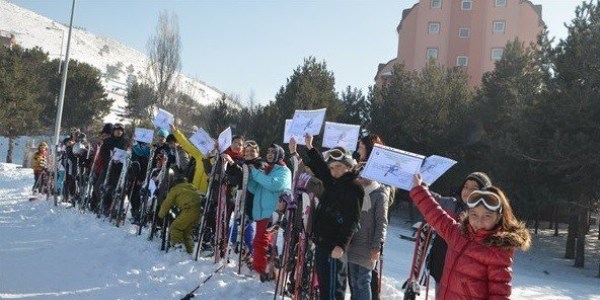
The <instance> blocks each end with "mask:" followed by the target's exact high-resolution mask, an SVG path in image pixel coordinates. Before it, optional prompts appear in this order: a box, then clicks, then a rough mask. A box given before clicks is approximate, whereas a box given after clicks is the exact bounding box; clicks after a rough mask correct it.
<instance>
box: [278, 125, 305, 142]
mask: <svg viewBox="0 0 600 300" xmlns="http://www.w3.org/2000/svg"><path fill="white" fill-rule="evenodd" d="M290 125H292V119H286V120H285V127H284V130H283V142H284V143H289V142H290V139H291V138H294V139H295V140H296V144H298V145H304V136H303V135H298V134H291V133H290Z"/></svg>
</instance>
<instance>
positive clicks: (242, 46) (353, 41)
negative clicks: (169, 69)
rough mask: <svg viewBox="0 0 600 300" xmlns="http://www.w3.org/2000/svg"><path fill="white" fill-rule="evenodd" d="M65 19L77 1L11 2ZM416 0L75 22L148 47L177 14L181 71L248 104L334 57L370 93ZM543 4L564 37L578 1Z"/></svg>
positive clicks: (81, 15)
mask: <svg viewBox="0 0 600 300" xmlns="http://www.w3.org/2000/svg"><path fill="white" fill-rule="evenodd" d="M11 2H13V3H15V4H17V5H19V6H21V7H25V8H27V9H30V10H33V11H35V12H37V13H39V14H41V15H43V16H46V17H48V18H51V19H54V20H57V21H59V22H61V23H65V24H67V23H68V21H69V14H70V7H71V0H52V1H49V0H12V1H11ZM416 2H417V0H396V1H390V0H344V1H342V0H237V1H234V0H216V1H205V0H185V1H181V0H180V1H175V0H170V1H167V0H160V1H158V0H78V1H77V5H76V12H75V25H76V26H80V27H84V28H86V29H87V30H88V31H90V32H92V33H95V34H97V35H102V36H107V37H111V38H114V39H116V40H117V41H119V42H121V43H123V44H125V45H127V46H130V47H132V48H134V49H137V50H139V51H142V52H146V50H145V49H146V47H145V45H146V41H147V39H148V37H149V36H150V35H151V34H153V33H154V30H155V26H156V21H157V18H158V14H159V12H160V11H161V10H165V9H166V10H169V11H172V12H175V13H176V14H177V15H178V17H179V27H180V35H181V40H182V46H183V50H182V65H183V68H182V71H183V73H185V74H187V75H189V76H192V77H195V78H199V79H201V80H203V81H205V82H206V83H208V84H210V85H212V86H215V87H217V88H218V89H220V90H222V91H224V92H228V93H234V94H237V95H239V96H240V98H241V100H242V101H246V100H247V99H248V98H249V95H250V94H251V93H254V96H255V99H256V100H257V102H259V103H266V102H268V101H270V100H273V99H274V97H275V94H276V93H277V91H278V90H279V88H280V87H281V86H282V85H285V83H286V79H287V78H288V77H289V76H290V75H291V74H292V70H293V69H295V68H296V67H297V66H298V65H300V64H302V61H303V59H304V58H305V57H308V56H311V55H312V56H315V57H316V58H317V59H318V60H324V61H326V62H327V66H328V68H329V70H331V71H333V72H334V74H335V78H336V89H337V90H338V92H341V91H342V90H343V89H345V87H346V86H348V85H351V86H352V87H357V88H359V89H362V90H363V91H364V92H366V91H367V87H368V86H370V85H372V84H373V77H374V76H375V72H376V70H377V65H378V64H379V63H382V62H387V61H388V60H390V59H392V58H393V57H394V56H395V54H396V45H397V34H396V26H397V25H398V23H399V22H400V19H401V16H402V10H403V9H405V8H409V7H410V6H412V5H413V4H415V3H416ZM533 3H534V4H542V5H543V18H544V20H545V22H546V24H547V25H548V27H549V30H550V34H551V36H556V37H558V38H564V37H566V34H567V31H566V29H565V28H564V26H563V24H564V23H565V22H570V20H571V19H572V18H573V17H574V15H575V14H574V11H575V7H576V6H577V4H579V3H581V1H579V0H533Z"/></svg>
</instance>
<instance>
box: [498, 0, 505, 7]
mask: <svg viewBox="0 0 600 300" xmlns="http://www.w3.org/2000/svg"><path fill="white" fill-rule="evenodd" d="M499 6H506V0H496V7H499Z"/></svg>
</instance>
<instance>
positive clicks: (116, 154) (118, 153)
mask: <svg viewBox="0 0 600 300" xmlns="http://www.w3.org/2000/svg"><path fill="white" fill-rule="evenodd" d="M128 157H129V153H127V151H125V150H123V149H119V148H115V149H114V150H113V154H112V160H114V161H118V162H121V163H126V162H127V158H128Z"/></svg>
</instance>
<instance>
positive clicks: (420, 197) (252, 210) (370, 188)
mask: <svg viewBox="0 0 600 300" xmlns="http://www.w3.org/2000/svg"><path fill="white" fill-rule="evenodd" d="M170 131H171V133H169V132H168V131H166V130H159V131H158V132H157V134H156V139H157V141H156V143H155V144H146V143H142V142H134V143H133V144H132V143H130V142H129V140H127V139H126V138H125V136H124V128H123V126H122V125H120V124H115V125H110V124H107V125H105V126H104V128H103V129H102V131H101V132H100V142H99V143H98V144H96V145H95V146H93V145H90V146H89V147H88V148H89V151H92V152H91V153H90V154H86V156H85V157H86V160H85V164H86V167H87V168H89V169H92V167H93V169H92V170H91V172H90V174H91V179H90V180H93V181H94V183H95V184H94V186H95V189H94V192H95V193H94V197H95V200H94V201H92V203H91V207H92V209H101V208H100V207H99V205H100V203H105V202H103V201H100V200H101V199H99V198H100V197H107V195H110V194H111V192H112V190H114V187H115V184H116V180H117V178H118V174H119V173H120V170H119V168H118V167H117V168H110V170H109V169H108V168H107V165H108V163H109V161H110V160H111V156H110V155H111V151H112V150H113V149H115V148H119V149H123V150H128V151H129V152H130V153H131V160H132V161H135V162H136V163H135V164H130V165H129V166H127V167H129V168H132V169H133V170H132V171H131V172H129V174H131V175H130V178H129V179H128V182H130V184H129V185H128V186H129V189H130V192H131V193H130V195H132V196H131V198H130V199H129V201H130V203H131V215H132V217H133V222H135V223H140V222H145V221H147V220H143V219H140V218H141V215H142V214H141V208H140V207H141V204H142V201H144V200H143V199H144V197H143V195H144V194H145V193H148V186H149V180H148V179H150V180H158V178H159V174H158V170H159V169H160V167H162V164H166V166H167V169H170V170H172V171H171V176H170V177H169V176H168V177H166V178H170V179H169V180H168V182H167V183H164V182H156V185H157V186H159V189H158V190H160V186H163V191H162V192H163V193H164V200H163V201H161V202H162V205H161V206H160V210H159V212H158V216H159V217H160V218H164V217H165V216H167V214H168V212H169V210H170V209H171V208H173V207H175V208H177V211H178V215H177V217H176V218H175V219H174V221H173V222H172V223H171V235H170V238H171V243H172V244H173V245H178V244H180V245H182V246H183V248H185V251H186V252H188V253H192V251H193V247H194V240H193V234H194V229H196V228H197V227H198V223H199V221H200V218H201V215H202V214H204V218H206V219H207V220H206V228H208V229H207V231H208V232H209V234H207V235H205V237H206V236H207V237H208V239H209V240H210V238H213V239H214V236H211V234H210V232H212V233H214V229H215V226H216V225H215V222H216V221H217V220H216V216H215V215H214V214H215V208H214V205H213V206H212V207H211V206H210V205H204V204H203V203H204V201H208V200H206V199H205V198H206V196H207V194H210V193H209V191H208V189H209V186H211V184H209V181H210V180H214V178H216V177H217V176H212V177H210V174H211V173H213V172H211V171H210V170H212V169H213V166H212V165H214V164H215V163H216V161H218V160H220V161H221V163H222V164H223V165H226V167H219V168H218V169H220V170H221V171H220V172H223V171H224V172H225V174H223V175H224V176H223V178H224V180H225V184H226V185H227V193H226V195H227V196H226V198H227V200H228V203H227V213H228V215H230V214H231V212H232V211H233V209H234V203H233V202H232V197H233V196H232V195H233V191H234V190H239V189H241V187H242V185H243V184H244V182H243V181H244V180H243V178H244V175H243V172H242V169H244V166H246V168H247V169H248V170H249V172H248V175H247V191H243V192H244V193H245V194H244V195H243V196H244V197H245V201H244V202H243V203H244V204H245V206H244V207H242V208H240V209H241V211H243V214H244V215H245V217H246V219H247V220H248V221H247V222H246V227H245V228H244V230H245V233H246V234H245V236H244V237H243V239H244V244H246V252H247V253H246V254H247V256H248V261H249V262H250V263H249V265H250V266H251V268H252V269H253V270H254V271H255V272H257V273H258V274H260V277H261V280H263V281H266V280H271V279H273V276H272V273H270V270H269V269H268V263H269V262H268V261H269V256H270V255H273V253H271V251H270V247H271V246H272V245H273V239H274V238H276V237H275V236H274V234H273V231H272V230H271V228H272V227H273V226H274V225H275V224H274V223H275V222H277V219H275V218H273V216H274V214H275V215H280V214H282V213H283V212H282V207H285V205H282V202H284V200H282V199H284V198H285V197H282V195H284V194H286V193H287V194H289V193H293V192H294V191H295V190H296V189H297V187H298V182H300V181H303V179H304V182H306V181H307V179H310V180H311V182H313V183H314V186H315V187H316V188H313V191H311V195H314V196H316V198H317V200H316V201H315V203H317V204H316V206H315V207H314V211H313V212H312V213H311V215H310V217H309V221H308V223H309V227H310V228H311V230H310V231H309V232H310V235H311V236H310V238H311V240H312V242H313V243H314V245H315V257H314V260H315V266H316V277H317V281H318V289H319V293H318V295H319V298H320V299H344V298H345V292H346V288H347V285H349V287H350V292H351V298H352V299H367V300H370V299H378V298H379V292H380V287H379V286H378V282H379V278H380V274H378V272H377V271H378V268H377V265H378V263H379V259H380V255H381V251H382V249H383V246H384V242H385V238H386V229H387V224H388V207H389V206H390V205H391V203H392V202H393V200H394V196H395V193H394V188H392V187H390V186H387V185H384V184H381V183H378V182H376V181H372V180H369V179H367V178H363V177H361V176H360V170H361V168H362V167H363V166H364V164H365V162H366V161H367V160H368V158H369V155H370V153H371V150H372V149H373V147H374V145H375V144H383V141H382V139H381V138H380V137H379V136H378V135H375V134H370V135H368V136H365V137H363V138H361V139H360V141H359V144H358V150H357V152H356V155H355V156H353V155H352V154H351V153H349V152H348V151H346V149H344V148H342V147H335V148H333V149H329V150H328V151H326V152H324V153H321V152H320V151H319V150H317V149H316V148H315V147H314V146H313V137H312V136H311V135H308V134H307V135H305V136H304V144H305V145H306V147H303V148H302V149H299V147H298V143H297V141H295V140H294V139H293V138H292V139H291V140H290V142H289V147H288V149H289V153H287V154H286V153H285V150H284V149H283V147H281V146H280V145H277V144H271V145H269V146H268V147H267V148H266V151H265V152H264V153H265V158H264V159H263V158H261V156H260V147H259V145H258V144H257V143H256V142H254V141H252V140H246V139H245V138H244V137H242V136H235V137H234V138H233V140H232V144H231V146H230V147H229V148H228V149H224V150H223V151H219V152H220V153H221V154H220V155H219V156H215V157H212V158H209V157H205V156H204V155H203V154H202V153H201V152H200V150H199V149H198V148H196V147H195V146H194V145H193V144H192V143H191V142H190V141H189V140H188V139H187V138H186V136H185V135H184V134H183V133H182V132H181V131H180V130H178V129H177V128H176V127H174V126H172V127H171V130H170ZM47 148H48V146H47V144H45V143H40V145H39V149H38V152H36V154H35V156H34V160H35V166H34V175H35V178H36V182H37V181H38V178H40V176H42V175H43V173H44V169H45V167H46V163H45V161H46V160H47ZM299 150H302V151H301V153H299V152H300V151H299ZM92 153H93V154H92ZM152 154H154V155H152ZM290 157H294V158H295V159H296V160H297V161H302V162H303V164H300V168H301V169H300V170H295V171H296V172H294V173H293V174H292V171H291V167H289V159H290ZM223 165H220V166H223ZM120 167H122V166H120ZM148 168H151V169H150V170H148ZM152 170H154V171H152ZM217 172H219V171H217ZM213 174H214V173H213ZM106 176H110V179H111V180H109V184H108V186H104V182H105V180H104V178H105V177H106ZM147 177H150V178H147ZM209 177H210V178H209ZM213 183H214V182H213ZM293 184H295V186H293ZM213 188H214V185H213ZM217 188H218V187H217ZM303 188H305V187H303ZM111 189H112V190H111ZM158 190H157V191H158ZM100 191H104V192H103V193H102V194H100ZM211 192H214V191H211ZM410 197H411V199H412V200H413V202H414V203H415V205H416V206H417V208H418V209H419V210H420V211H421V213H422V214H423V216H424V218H425V221H426V222H427V223H429V224H430V225H431V226H432V227H433V228H434V229H435V231H436V232H437V237H436V238H435V240H434V241H433V245H432V249H431V252H430V256H429V259H428V268H429V270H430V274H431V275H432V276H433V277H434V279H435V281H436V299H508V298H509V297H510V292H511V285H510V281H511V265H512V257H513V255H514V250H515V249H522V250H526V249H527V248H528V247H529V245H530V236H529V233H528V231H527V229H526V228H525V226H524V224H523V223H522V222H520V221H518V220H517V219H516V218H515V216H514V214H513V212H512V209H511V206H510V202H509V200H508V199H507V198H506V196H505V194H504V193H503V191H502V190H500V189H499V188H497V187H494V186H493V185H492V182H491V180H490V178H489V177H488V176H487V175H486V174H484V173H482V172H474V173H472V174H469V175H468V176H467V177H466V179H465V181H464V182H463V184H462V186H461V193H460V195H459V199H458V200H457V199H455V198H452V197H442V196H440V195H437V194H435V193H433V192H431V191H429V188H428V187H427V186H426V185H424V184H423V181H422V179H421V177H420V175H419V174H417V175H415V176H414V187H413V188H412V189H411V191H410ZM203 207H206V208H207V209H204V210H203ZM279 220H281V219H280V218H279ZM305 222H306V220H305ZM232 236H234V235H232ZM198 242H199V243H203V242H204V241H203V240H200V241H198ZM213 244H214V241H213ZM215 251H216V250H215Z"/></svg>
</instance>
